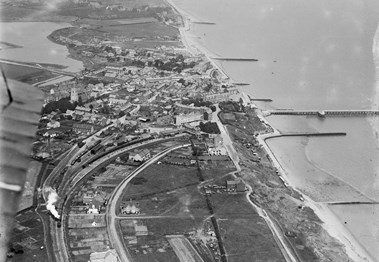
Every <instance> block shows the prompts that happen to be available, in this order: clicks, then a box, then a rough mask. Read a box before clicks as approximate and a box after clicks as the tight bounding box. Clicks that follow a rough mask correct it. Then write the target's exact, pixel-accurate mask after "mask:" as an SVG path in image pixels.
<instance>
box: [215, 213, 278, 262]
mask: <svg viewBox="0 0 379 262" xmlns="http://www.w3.org/2000/svg"><path fill="white" fill-rule="evenodd" d="M259 220H263V219H259V218H235V219H223V220H219V221H218V224H219V227H220V231H221V232H222V238H223V242H224V245H225V249H226V253H227V260H228V262H245V261H246V262H250V261H284V258H283V256H282V254H281V252H280V250H279V248H278V247H277V245H276V243H275V241H274V239H273V237H272V234H271V231H270V230H269V228H268V227H267V225H266V223H265V222H264V221H259Z"/></svg>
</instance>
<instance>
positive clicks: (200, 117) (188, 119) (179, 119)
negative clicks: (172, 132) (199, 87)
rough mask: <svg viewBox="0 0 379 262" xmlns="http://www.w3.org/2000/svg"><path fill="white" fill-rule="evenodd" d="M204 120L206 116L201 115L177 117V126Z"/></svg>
mask: <svg viewBox="0 0 379 262" xmlns="http://www.w3.org/2000/svg"><path fill="white" fill-rule="evenodd" d="M201 120H204V114H201V113H190V114H186V115H176V116H175V125H177V126H180V125H183V124H185V123H190V122H195V121H201Z"/></svg>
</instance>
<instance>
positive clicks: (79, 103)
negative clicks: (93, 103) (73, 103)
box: [78, 96, 83, 106]
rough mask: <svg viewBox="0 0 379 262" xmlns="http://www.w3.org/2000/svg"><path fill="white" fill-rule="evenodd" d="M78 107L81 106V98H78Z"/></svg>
mask: <svg viewBox="0 0 379 262" xmlns="http://www.w3.org/2000/svg"><path fill="white" fill-rule="evenodd" d="M78 105H79V106H82V105H83V99H82V97H81V96H79V99H78Z"/></svg>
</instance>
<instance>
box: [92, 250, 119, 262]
mask: <svg viewBox="0 0 379 262" xmlns="http://www.w3.org/2000/svg"><path fill="white" fill-rule="evenodd" d="M90 262H120V259H119V258H118V255H117V252H116V250H114V249H109V250H107V251H103V252H93V253H91V254H90Z"/></svg>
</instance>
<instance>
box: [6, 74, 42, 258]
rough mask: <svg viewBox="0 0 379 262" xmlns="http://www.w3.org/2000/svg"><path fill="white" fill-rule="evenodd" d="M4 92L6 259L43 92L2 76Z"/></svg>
mask: <svg viewBox="0 0 379 262" xmlns="http://www.w3.org/2000/svg"><path fill="white" fill-rule="evenodd" d="M0 93H1V95H0V115H1V116H0V261H5V260H6V253H7V250H8V241H9V239H10V235H11V233H12V229H13V226H14V217H15V215H16V213H17V210H18V204H19V200H20V197H21V195H22V191H23V189H24V183H25V179H26V172H27V170H28V165H29V161H30V153H31V149H32V143H33V139H34V137H35V133H36V130H37V125H38V120H39V118H40V114H41V108H42V101H43V94H42V92H41V91H40V90H39V89H38V88H36V87H33V86H31V85H28V84H24V83H20V82H17V81H14V80H10V79H8V80H6V79H4V78H3V77H1V76H0ZM10 97H12V98H13V101H12V98H10Z"/></svg>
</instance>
